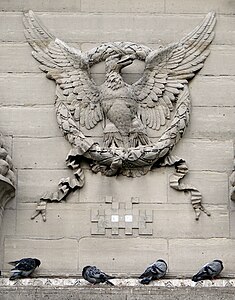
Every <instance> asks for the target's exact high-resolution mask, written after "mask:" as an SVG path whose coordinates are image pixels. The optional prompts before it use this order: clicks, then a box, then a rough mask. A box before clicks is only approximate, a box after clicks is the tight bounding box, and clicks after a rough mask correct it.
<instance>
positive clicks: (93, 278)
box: [82, 266, 114, 285]
mask: <svg viewBox="0 0 235 300" xmlns="http://www.w3.org/2000/svg"><path fill="white" fill-rule="evenodd" d="M82 277H83V278H84V279H85V280H87V281H89V282H90V283H92V284H97V283H100V282H105V283H108V284H109V285H114V284H113V283H112V282H111V281H109V279H113V278H114V277H112V276H109V275H107V274H105V273H104V272H102V271H100V270H99V269H98V268H96V266H86V267H84V268H83V270H82Z"/></svg>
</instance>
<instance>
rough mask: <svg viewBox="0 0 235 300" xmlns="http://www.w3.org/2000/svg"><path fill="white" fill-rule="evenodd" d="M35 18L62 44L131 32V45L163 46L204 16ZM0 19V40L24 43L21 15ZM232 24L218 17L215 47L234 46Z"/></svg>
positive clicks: (128, 35)
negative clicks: (0, 27)
mask: <svg viewBox="0 0 235 300" xmlns="http://www.w3.org/2000/svg"><path fill="white" fill-rule="evenodd" d="M133 11H134V9H133ZM38 16H39V18H40V19H41V20H42V22H43V24H45V26H46V27H47V28H48V29H49V31H50V32H51V33H53V34H55V35H56V36H57V37H58V38H60V39H63V40H65V41H71V42H75V41H77V42H79V43H81V42H90V41H92V42H98V43H100V41H110V42H111V41H117V40H119V41H120V40H123V41H129V40H130V41H132V40H133V32H135V34H134V40H135V42H141V43H144V42H145V43H146V42H147V43H158V44H159V43H160V44H161V43H163V44H166V43H172V42H177V41H178V40H180V39H181V38H182V37H184V36H185V35H186V34H188V33H189V32H190V30H193V29H194V28H195V27H196V26H197V25H198V24H199V23H200V22H201V20H202V19H203V16H204V15H199V16H198V15H176V14H170V15H154V14H151V15H150V14H138V15H135V14H130V13H122V14H119V15H115V14H112V13H110V14H108V13H105V14H98V13H97V14H87V13H80V14H79V13H77V14H71V15H68V14H64V13H60V14H58V13H38ZM0 17H1V18H2V19H3V24H8V25H4V27H3V28H2V29H1V31H0V40H2V41H4V42H9V41H18V42H19V41H20V42H22V41H25V38H24V34H23V24H22V14H21V13H14V14H13V13H0ZM88 19H89V21H88ZM234 23H235V21H234V18H233V17H232V16H220V18H219V19H218V22H217V25H216V26H217V27H216V36H215V41H214V43H215V44H222V45H223V44H229V45H234V43H235V32H234V31H233V30H231V28H234ZM74 24H77V26H74ZM110 24H112V30H110ZM185 24H187V26H185ZM5 26H7V27H5ZM136 28H138V30H136ZM160 28H164V30H160Z"/></svg>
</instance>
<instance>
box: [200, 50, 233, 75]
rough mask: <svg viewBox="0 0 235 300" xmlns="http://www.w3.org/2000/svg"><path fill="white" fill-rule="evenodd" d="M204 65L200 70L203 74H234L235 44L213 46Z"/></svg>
mask: <svg viewBox="0 0 235 300" xmlns="http://www.w3.org/2000/svg"><path fill="white" fill-rule="evenodd" d="M210 50H211V53H210V55H209V56H208V58H207V60H206V62H205V65H204V67H203V68H202V70H201V71H200V73H199V74H201V75H207V76H208V75H212V76H217V75H225V76H226V75H234V73H235V71H234V69H235V68H234V67H235V59H234V46H213V45H211V47H210Z"/></svg>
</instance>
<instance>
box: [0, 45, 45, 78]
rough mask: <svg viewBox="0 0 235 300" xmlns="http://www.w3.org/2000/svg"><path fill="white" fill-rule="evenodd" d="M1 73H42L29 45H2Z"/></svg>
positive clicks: (0, 53) (0, 55) (0, 48)
mask: <svg viewBox="0 0 235 300" xmlns="http://www.w3.org/2000/svg"><path fill="white" fill-rule="evenodd" d="M0 72H8V73H13V72H23V73H25V72H37V73H39V72H41V71H40V70H39V68H38V64H37V63H36V62H35V60H34V59H33V58H32V56H31V49H30V46H29V45H27V44H11V43H4V44H3V43H2V44H0Z"/></svg>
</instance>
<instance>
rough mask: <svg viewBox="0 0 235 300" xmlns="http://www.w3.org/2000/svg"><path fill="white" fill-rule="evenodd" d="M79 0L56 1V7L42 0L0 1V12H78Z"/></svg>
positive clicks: (50, 2) (51, 2) (52, 3)
mask: <svg viewBox="0 0 235 300" xmlns="http://www.w3.org/2000/svg"><path fill="white" fill-rule="evenodd" d="M80 2H81V1H80V0H69V1H64V0H57V1H56V5H55V3H54V2H53V1H44V0H21V1H14V0H2V1H1V3H0V10H1V11H17V12H18V11H27V10H29V9H31V10H35V11H58V12H61V11H71V12H75V11H80Z"/></svg>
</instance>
